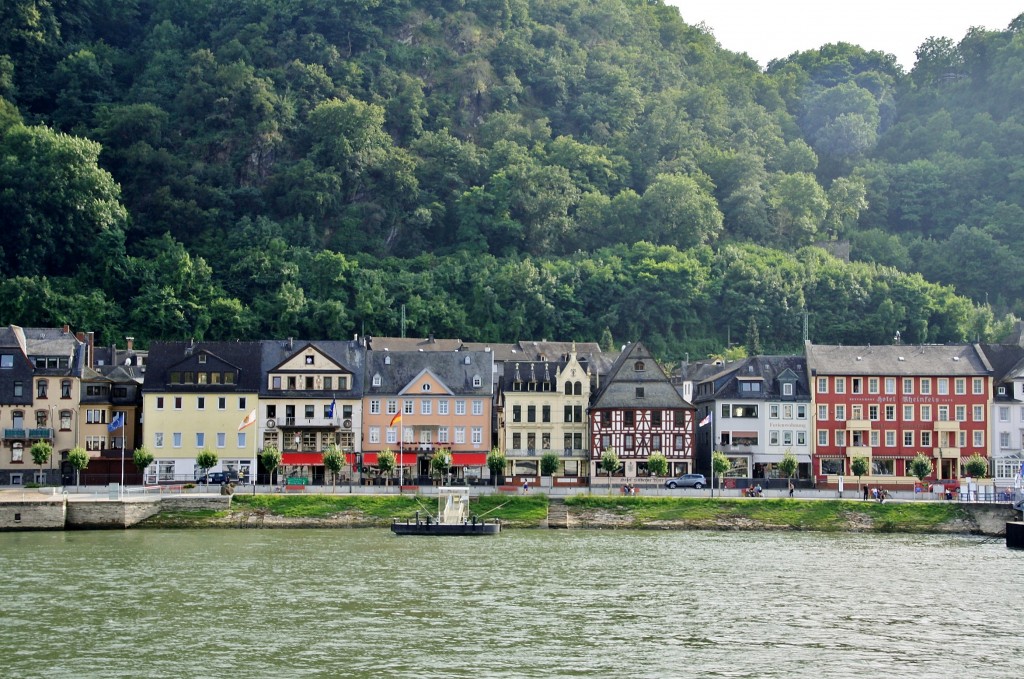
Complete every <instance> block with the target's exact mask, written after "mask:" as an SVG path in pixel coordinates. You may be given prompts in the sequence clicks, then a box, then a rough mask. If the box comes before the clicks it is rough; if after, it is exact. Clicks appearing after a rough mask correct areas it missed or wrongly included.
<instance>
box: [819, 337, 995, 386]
mask: <svg viewBox="0 0 1024 679" xmlns="http://www.w3.org/2000/svg"><path fill="white" fill-rule="evenodd" d="M805 350H806V355H807V365H808V367H809V368H810V370H811V371H812V374H818V375H907V376H910V375H925V376H928V375H939V376H945V375H948V376H965V377H966V376H980V375H988V374H990V373H991V371H992V367H991V365H990V364H989V362H988V359H987V358H985V355H984V354H983V353H982V352H981V349H980V347H979V346H978V345H976V344H948V345H946V344H923V345H912V344H896V345H879V346H871V345H867V346H842V345H830V344H811V343H810V342H807V344H806V347H805Z"/></svg>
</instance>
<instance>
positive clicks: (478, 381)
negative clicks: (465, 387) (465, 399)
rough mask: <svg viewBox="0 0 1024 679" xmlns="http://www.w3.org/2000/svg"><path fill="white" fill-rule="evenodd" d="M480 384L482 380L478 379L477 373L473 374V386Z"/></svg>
mask: <svg viewBox="0 0 1024 679" xmlns="http://www.w3.org/2000/svg"><path fill="white" fill-rule="evenodd" d="M481 384H483V380H481V379H480V376H479V375H473V386H474V387H479V386H480V385H481Z"/></svg>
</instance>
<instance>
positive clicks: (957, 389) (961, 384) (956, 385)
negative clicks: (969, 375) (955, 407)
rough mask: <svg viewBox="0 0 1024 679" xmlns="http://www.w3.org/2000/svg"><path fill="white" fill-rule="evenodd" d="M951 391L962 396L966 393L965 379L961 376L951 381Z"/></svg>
mask: <svg viewBox="0 0 1024 679" xmlns="http://www.w3.org/2000/svg"><path fill="white" fill-rule="evenodd" d="M953 393H955V394H956V395H957V396H963V395H964V394H966V393H967V380H966V379H964V378H963V377H958V378H956V380H954V381H953Z"/></svg>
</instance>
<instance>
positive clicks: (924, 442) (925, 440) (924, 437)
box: [921, 431, 932, 448]
mask: <svg viewBox="0 0 1024 679" xmlns="http://www.w3.org/2000/svg"><path fill="white" fill-rule="evenodd" d="M931 445H932V433H931V432H930V431H923V432H921V447H923V448H930V447H931Z"/></svg>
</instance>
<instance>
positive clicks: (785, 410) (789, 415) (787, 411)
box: [782, 404, 793, 420]
mask: <svg viewBox="0 0 1024 679" xmlns="http://www.w3.org/2000/svg"><path fill="white" fill-rule="evenodd" d="M782 418H783V419H785V420H792V419H793V406H791V405H788V404H787V405H784V406H782Z"/></svg>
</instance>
